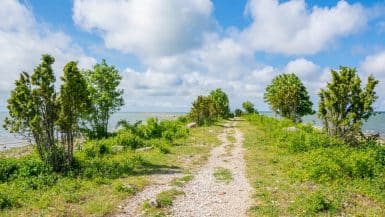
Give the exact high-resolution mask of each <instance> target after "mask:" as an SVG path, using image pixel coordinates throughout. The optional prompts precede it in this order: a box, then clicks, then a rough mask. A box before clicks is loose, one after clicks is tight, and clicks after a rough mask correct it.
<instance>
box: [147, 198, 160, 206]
mask: <svg viewBox="0 0 385 217" xmlns="http://www.w3.org/2000/svg"><path fill="white" fill-rule="evenodd" d="M148 204H149V205H150V206H151V207H158V202H157V201H156V200H155V199H154V198H153V199H151V200H149V201H148Z"/></svg>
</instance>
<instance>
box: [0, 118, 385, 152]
mask: <svg viewBox="0 0 385 217" xmlns="http://www.w3.org/2000/svg"><path fill="white" fill-rule="evenodd" d="M183 114H185V113H141V112H139V113H138V112H120V113H116V114H115V115H113V116H112V117H111V120H110V125H109V130H110V131H113V130H114V129H115V128H116V124H117V122H118V121H119V120H128V121H130V122H131V123H134V122H136V121H140V120H141V121H143V120H146V119H147V118H149V117H156V118H158V119H159V120H164V119H174V118H175V117H177V116H180V115H183ZM262 114H265V115H268V116H274V114H273V113H271V112H262ZM6 115H7V113H6V112H0V123H1V124H0V151H1V150H4V149H8V148H12V147H18V146H23V145H25V144H26V143H27V141H25V140H23V138H21V137H20V136H16V135H13V134H10V133H8V132H7V131H6V130H5V129H4V128H3V127H2V125H3V123H4V118H5V117H6ZM303 120H304V122H305V123H312V124H314V125H319V126H321V121H320V120H319V119H318V118H317V116H316V115H310V116H305V117H304V118H303ZM363 129H364V131H366V132H371V133H374V132H377V133H380V135H381V137H382V138H385V112H382V113H379V114H377V115H376V116H374V117H372V118H370V119H369V120H368V122H366V123H365V124H364V127H363Z"/></svg>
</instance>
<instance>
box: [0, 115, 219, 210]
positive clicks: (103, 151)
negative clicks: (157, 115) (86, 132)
mask: <svg viewBox="0 0 385 217" xmlns="http://www.w3.org/2000/svg"><path fill="white" fill-rule="evenodd" d="M221 130H222V127H220V126H211V127H200V128H195V129H190V130H187V129H186V128H185V127H184V123H179V122H177V121H169V120H166V121H160V122H159V121H157V120H156V119H149V120H148V121H147V122H145V123H143V124H138V125H136V126H135V127H129V128H124V127H122V128H121V129H120V130H119V131H117V132H115V133H113V134H112V135H111V136H110V137H108V138H106V139H100V140H89V141H87V142H86V143H85V144H84V146H80V147H79V148H80V150H76V151H75V153H74V161H75V164H74V165H75V166H74V167H72V168H71V169H70V170H67V171H66V172H65V173H63V172H61V173H58V172H55V171H54V170H53V169H52V167H50V165H48V164H45V163H44V162H43V161H41V159H40V158H39V156H38V154H37V153H35V152H33V153H32V154H27V155H25V156H22V157H19V158H14V157H6V156H3V157H1V158H0V192H1V194H0V215H3V216H27V215H32V216H39V215H43V216H47V215H48V216H63V215H64V216H104V215H106V214H108V213H112V212H114V210H115V209H116V207H117V206H118V204H119V203H120V201H122V200H124V199H125V198H127V197H129V196H131V195H134V194H136V193H137V192H139V191H141V190H142V189H143V188H144V187H145V186H146V185H149V184H151V182H152V180H149V179H148V178H147V175H150V174H156V173H163V172H165V171H168V172H172V171H175V172H186V171H189V170H191V169H193V168H195V167H197V166H199V165H201V164H202V163H203V162H205V159H207V155H208V153H209V150H210V149H211V147H212V146H213V145H216V144H219V140H217V139H216V137H217V135H218V133H219V132H220V131H221ZM141 147H152V148H150V149H145V150H143V151H137V150H138V148H141ZM139 150H140V149H139ZM189 178H190V177H185V178H183V180H180V183H183V182H187V180H188V179H189Z"/></svg>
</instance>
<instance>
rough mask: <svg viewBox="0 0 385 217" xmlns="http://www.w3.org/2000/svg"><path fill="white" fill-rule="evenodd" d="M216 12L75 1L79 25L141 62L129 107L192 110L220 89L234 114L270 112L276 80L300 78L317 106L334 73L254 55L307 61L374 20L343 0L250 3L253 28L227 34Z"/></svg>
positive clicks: (128, 80) (146, 2) (172, 0)
mask: <svg viewBox="0 0 385 217" xmlns="http://www.w3.org/2000/svg"><path fill="white" fill-rule="evenodd" d="M213 10H214V6H213V4H212V2H211V1H210V0H184V1H180V0H164V1H150V0H110V1H103V0H74V6H73V20H74V22H75V23H76V24H77V25H78V26H80V27H81V28H83V29H85V30H87V31H90V32H92V33H94V34H96V35H99V36H100V37H101V38H102V39H103V40H104V43H105V46H106V47H107V48H113V49H117V50H119V51H122V52H127V53H131V54H134V55H136V56H138V57H139V58H140V60H141V62H142V64H143V66H144V70H142V71H138V70H135V69H131V68H127V69H126V70H124V72H123V78H124V81H123V85H122V86H123V87H124V88H125V90H126V101H127V102H132V103H128V107H130V106H138V105H139V106H144V107H145V106H147V107H151V106H152V105H155V104H157V105H165V106H168V107H170V105H175V106H178V107H179V108H181V107H183V106H181V105H184V107H183V108H184V109H188V107H189V106H190V102H191V101H192V100H193V99H194V98H195V97H196V96H197V95H200V94H207V93H208V91H210V90H211V89H213V88H217V87H220V88H222V89H224V90H225V91H226V92H227V93H228V94H229V96H230V98H231V101H232V103H233V107H239V106H240V104H241V102H242V101H244V100H251V101H253V102H254V103H256V105H257V106H258V107H259V108H260V109H267V107H266V105H265V104H264V103H263V93H264V91H265V87H266V85H268V83H270V81H271V80H272V78H273V77H274V76H276V75H277V74H279V73H283V72H294V73H296V74H297V75H298V76H299V77H300V78H301V79H302V80H303V82H304V84H305V85H306V87H307V88H308V90H309V92H310V94H311V96H312V99H313V100H314V101H315V100H316V98H317V97H316V96H317V93H318V91H319V89H320V88H322V87H324V86H325V83H326V81H327V80H328V79H329V77H330V71H329V69H328V68H323V67H321V66H318V65H317V64H316V63H313V62H311V61H309V60H307V59H305V58H294V59H293V60H292V61H290V62H288V63H287V65H285V66H280V67H276V66H269V65H265V64H262V63H259V62H258V61H257V59H256V58H255V53H258V52H264V53H278V54H285V55H289V56H290V55H295V56H299V55H301V56H304V57H306V55H308V54H315V53H318V52H320V51H322V50H326V49H329V48H330V47H332V46H333V45H335V43H336V42H338V39H341V38H343V37H345V36H348V35H351V34H354V33H355V32H357V31H360V30H361V29H363V28H364V27H365V25H366V23H367V20H368V19H370V18H369V17H368V14H367V10H366V9H365V8H364V7H363V6H361V5H360V4H349V3H348V2H347V1H343V0H342V1H339V2H338V3H337V4H336V5H335V6H333V7H322V8H321V7H317V6H315V7H312V8H309V7H308V6H307V5H306V3H305V1H304V0H290V1H278V0H249V1H248V4H247V6H246V14H247V15H249V16H250V17H251V18H252V19H251V23H250V25H249V26H247V27H245V28H243V29H238V28H237V27H229V29H225V31H223V32H220V31H219V29H220V28H221V27H218V24H217V23H216V21H215V20H214V18H213V15H212V13H213ZM134 102H135V103H134Z"/></svg>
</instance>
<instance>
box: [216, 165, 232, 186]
mask: <svg viewBox="0 0 385 217" xmlns="http://www.w3.org/2000/svg"><path fill="white" fill-rule="evenodd" d="M213 175H214V177H215V179H216V180H217V181H218V182H224V183H226V184H228V183H230V182H231V181H232V180H233V175H232V173H231V170H229V169H226V168H223V167H216V168H215V171H214V174H213Z"/></svg>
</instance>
